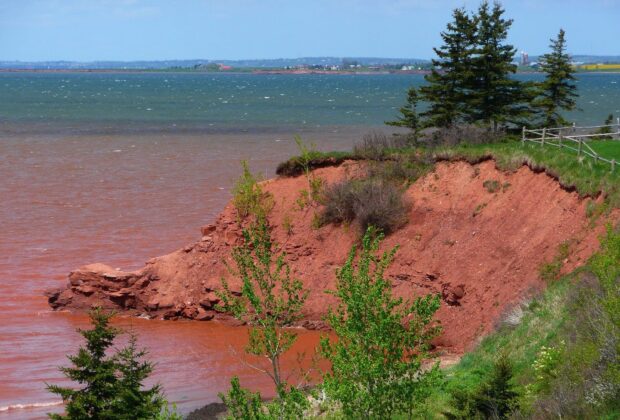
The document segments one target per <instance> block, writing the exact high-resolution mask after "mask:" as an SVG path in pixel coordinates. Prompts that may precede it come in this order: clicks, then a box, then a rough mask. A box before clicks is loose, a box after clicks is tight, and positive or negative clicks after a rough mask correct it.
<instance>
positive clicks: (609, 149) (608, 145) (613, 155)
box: [588, 140, 620, 169]
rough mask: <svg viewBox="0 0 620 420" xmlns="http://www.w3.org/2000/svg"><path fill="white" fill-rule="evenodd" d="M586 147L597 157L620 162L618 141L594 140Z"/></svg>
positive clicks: (619, 142)
mask: <svg viewBox="0 0 620 420" xmlns="http://www.w3.org/2000/svg"><path fill="white" fill-rule="evenodd" d="M588 145H589V146H590V147H591V148H592V149H594V151H595V152H596V153H598V154H599V155H601V156H603V157H605V158H607V159H616V162H620V140H595V141H591V142H589V143H588ZM619 169H620V168H619Z"/></svg>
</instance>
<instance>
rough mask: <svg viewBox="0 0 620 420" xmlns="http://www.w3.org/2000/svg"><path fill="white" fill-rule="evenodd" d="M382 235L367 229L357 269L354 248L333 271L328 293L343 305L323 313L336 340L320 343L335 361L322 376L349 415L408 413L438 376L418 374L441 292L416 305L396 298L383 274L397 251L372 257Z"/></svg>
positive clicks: (432, 333)
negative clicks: (334, 277) (334, 283)
mask: <svg viewBox="0 0 620 420" xmlns="http://www.w3.org/2000/svg"><path fill="white" fill-rule="evenodd" d="M381 239H382V235H380V234H379V233H378V232H377V230H376V229H375V228H373V227H371V228H369V229H368V230H367V232H366V234H365V235H364V237H363V239H362V250H361V254H360V257H359V259H358V261H357V268H355V266H354V265H355V260H356V255H357V252H356V250H355V248H353V249H352V250H351V252H350V254H349V258H348V259H347V261H346V263H345V264H344V266H343V267H342V268H341V269H340V270H339V271H338V272H337V289H336V291H334V292H332V293H333V294H334V295H335V296H336V297H338V298H339V299H340V303H339V305H338V306H337V307H336V308H335V309H332V310H330V312H329V314H328V315H327V321H328V323H329V325H330V327H331V328H332V329H333V332H334V334H335V336H336V340H330V339H329V338H328V337H325V338H323V339H322V341H321V350H322V354H323V355H324V356H325V357H326V358H327V359H328V360H329V361H330V362H331V364H332V371H331V372H328V373H326V374H325V375H324V378H323V379H324V388H325V391H326V392H327V394H328V395H329V396H331V397H332V398H334V399H335V400H337V401H339V402H340V403H341V404H342V410H343V413H344V415H345V416H347V417H350V418H390V416H391V414H394V413H397V412H400V413H407V414H408V415H409V417H410V418H411V417H412V415H413V410H414V408H415V406H416V401H415V400H416V398H419V397H418V396H419V395H420V394H422V393H423V392H422V391H423V389H421V388H426V387H431V386H433V384H432V383H431V382H433V381H430V380H429V379H430V378H437V366H436V367H435V368H434V369H430V370H426V371H423V370H422V360H423V359H424V358H425V357H428V350H429V348H430V340H431V339H432V338H433V337H435V336H437V334H438V333H439V332H440V327H439V326H438V325H436V324H435V322H434V321H433V316H434V314H435V312H436V311H437V309H439V302H440V301H439V296H431V295H428V296H426V297H423V298H417V299H415V300H414V301H413V302H411V301H404V300H403V299H401V298H395V297H393V296H392V285H391V284H390V282H389V280H386V279H385V278H384V272H385V269H386V268H387V267H388V265H389V264H390V263H391V261H392V259H393V256H394V253H395V252H396V249H392V250H391V251H387V252H384V253H383V254H382V255H378V254H376V253H377V250H378V248H379V243H380V241H381Z"/></svg>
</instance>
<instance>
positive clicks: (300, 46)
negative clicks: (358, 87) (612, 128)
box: [0, 0, 620, 61]
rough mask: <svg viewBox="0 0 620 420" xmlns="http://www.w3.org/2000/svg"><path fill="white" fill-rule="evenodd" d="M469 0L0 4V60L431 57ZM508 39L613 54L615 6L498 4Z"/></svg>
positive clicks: (566, 1) (547, 0) (618, 35)
mask: <svg viewBox="0 0 620 420" xmlns="http://www.w3.org/2000/svg"><path fill="white" fill-rule="evenodd" d="M478 4H479V1H469V0H460V1H456V0H0V60H22V61H29V60H78V61H91V60H158V59H191V58H208V59H241V58H277V57H302V56H337V57H341V56H373V57H419V58H430V57H432V55H433V52H432V47H433V46H437V45H438V44H439V32H440V31H441V30H443V28H444V27H445V24H446V23H447V21H448V20H449V19H450V12H451V10H452V9H453V8H454V7H458V6H463V5H465V6H467V7H470V8H471V7H476V6H477V5H478ZM503 5H504V7H505V8H506V9H507V16H509V17H511V18H513V19H515V23H514V26H513V29H512V31H511V34H510V41H511V42H512V43H513V44H514V45H515V46H516V47H517V48H519V50H526V51H528V52H529V53H530V54H531V55H535V54H539V53H543V52H545V51H546V49H547V45H548V40H549V38H550V37H552V36H554V35H555V34H556V33H557V31H558V30H559V28H560V27H563V28H564V29H565V30H566V31H567V37H568V43H569V50H570V52H571V53H579V54H617V55H620V0H506V1H504V2H503Z"/></svg>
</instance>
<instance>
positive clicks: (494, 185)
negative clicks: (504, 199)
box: [482, 179, 500, 194]
mask: <svg viewBox="0 0 620 420" xmlns="http://www.w3.org/2000/svg"><path fill="white" fill-rule="evenodd" d="M482 186H483V187H484V188H486V190H487V191H488V192H490V193H491V194H494V193H496V192H498V191H499V189H500V184H499V181H497V180H495V179H487V180H486V181H484V182H483V183H482Z"/></svg>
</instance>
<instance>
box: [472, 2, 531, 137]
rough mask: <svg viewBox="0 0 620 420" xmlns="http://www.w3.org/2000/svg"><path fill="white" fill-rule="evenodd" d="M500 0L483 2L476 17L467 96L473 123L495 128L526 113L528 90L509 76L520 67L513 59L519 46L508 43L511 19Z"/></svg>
mask: <svg viewBox="0 0 620 420" xmlns="http://www.w3.org/2000/svg"><path fill="white" fill-rule="evenodd" d="M504 12H505V11H504V9H503V8H502V6H501V5H500V4H499V3H494V5H493V7H492V8H491V7H490V6H489V3H488V2H487V1H484V2H483V3H482V4H481V5H480V7H479V8H478V13H477V15H476V16H475V24H476V28H477V30H476V45H475V48H474V50H473V54H472V58H471V73H470V74H471V75H472V78H471V79H470V83H468V86H469V87H470V88H471V95H470V96H469V98H468V103H469V107H468V109H470V110H471V113H470V114H469V119H470V121H472V122H478V121H480V122H484V123H487V124H489V126H490V127H491V128H492V129H493V130H494V131H495V130H497V128H498V127H499V125H500V124H504V123H507V122H512V121H514V120H515V119H517V118H519V117H522V116H523V115H524V114H526V113H527V111H528V109H527V108H526V107H524V106H523V101H524V99H525V98H526V92H525V89H524V87H523V85H522V84H521V83H520V82H519V81H517V80H514V79H511V78H510V77H509V76H510V75H511V74H514V73H515V72H516V70H517V66H516V65H515V64H513V62H512V60H513V57H514V55H515V52H516V49H515V48H514V47H513V46H512V45H509V44H506V43H505V41H506V38H507V37H508V30H509V29H510V27H511V26H512V22H513V21H512V19H505V18H504V17H503V15H504Z"/></svg>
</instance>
